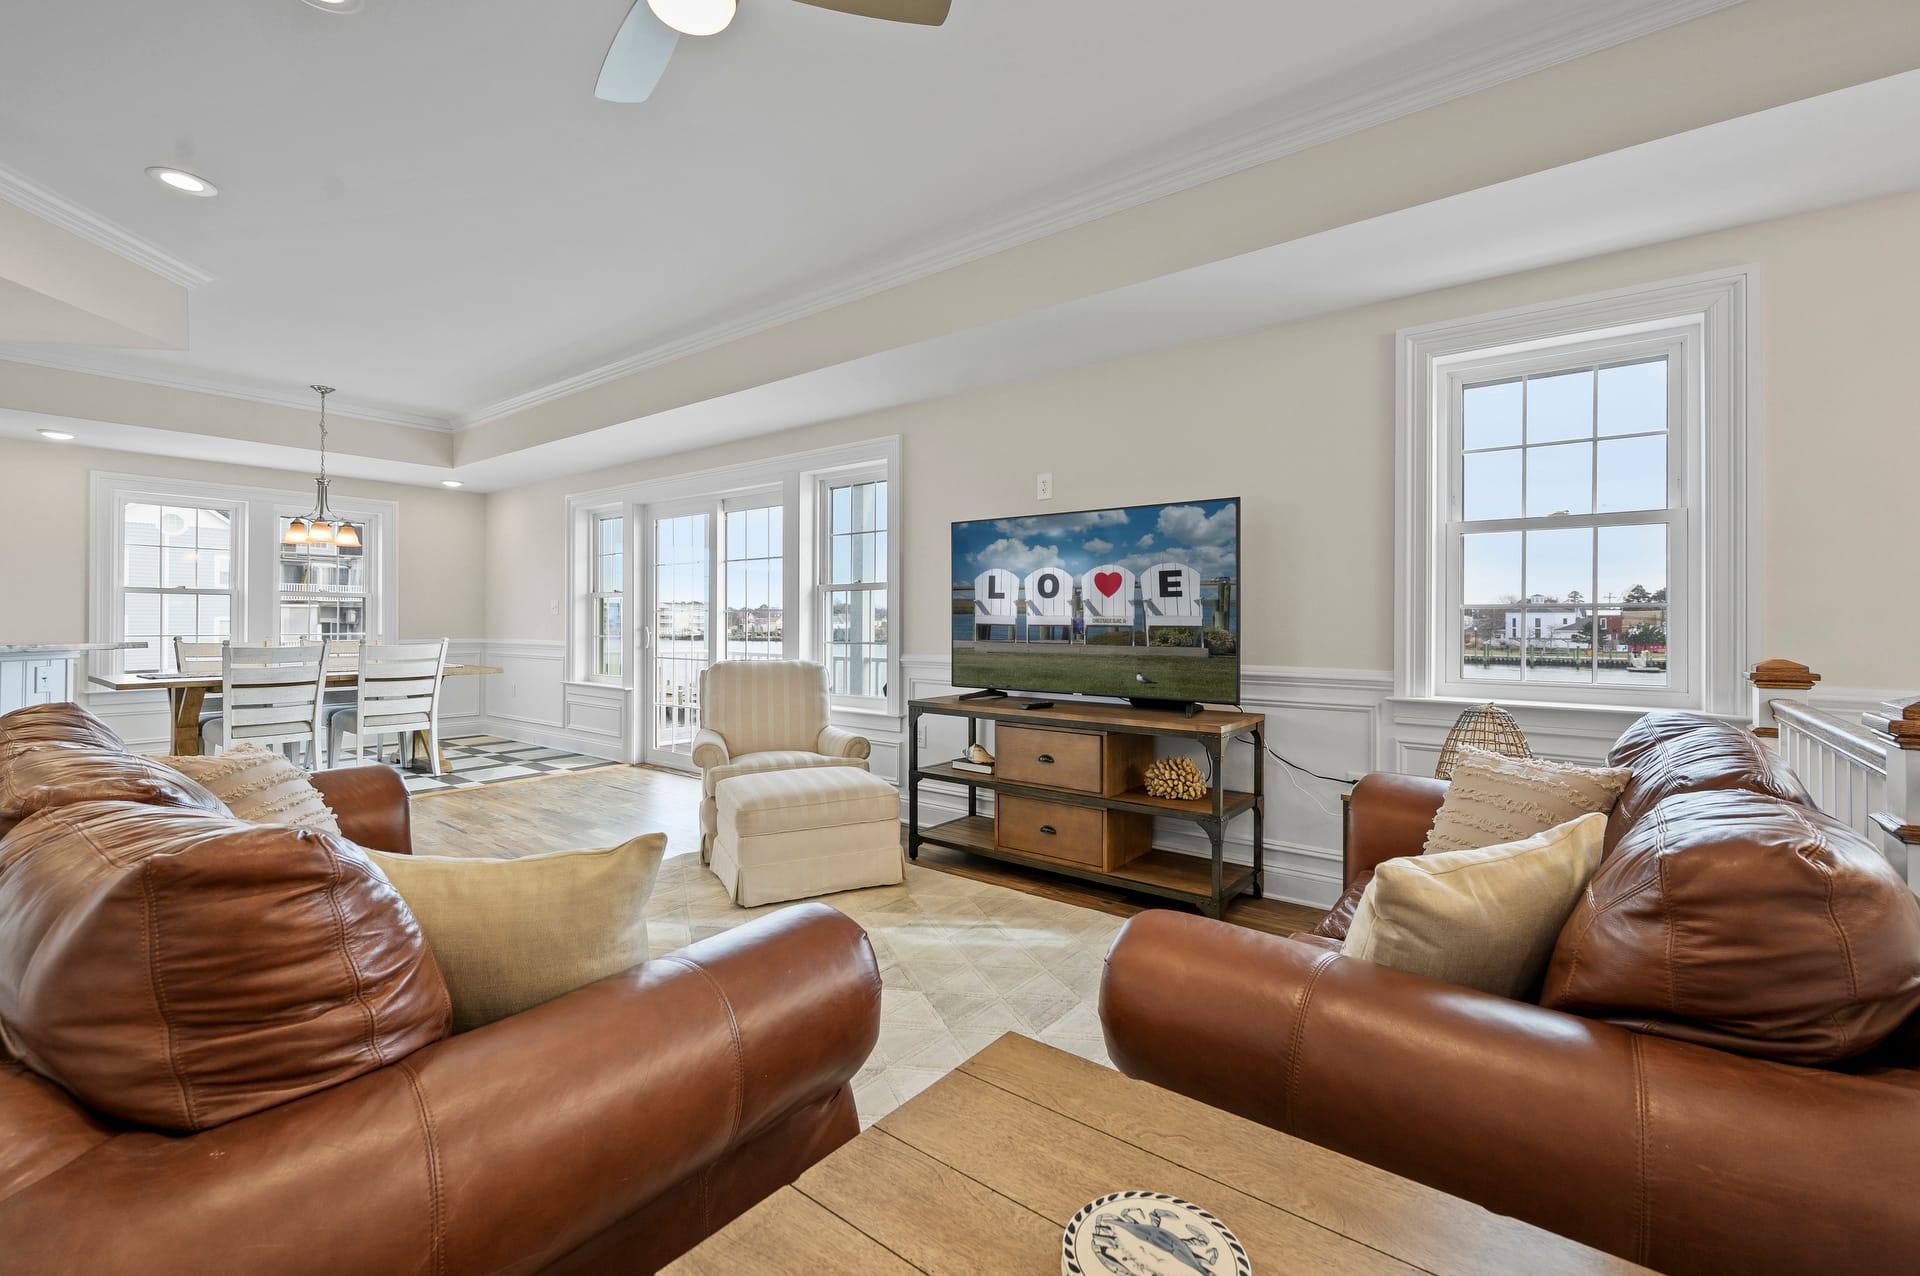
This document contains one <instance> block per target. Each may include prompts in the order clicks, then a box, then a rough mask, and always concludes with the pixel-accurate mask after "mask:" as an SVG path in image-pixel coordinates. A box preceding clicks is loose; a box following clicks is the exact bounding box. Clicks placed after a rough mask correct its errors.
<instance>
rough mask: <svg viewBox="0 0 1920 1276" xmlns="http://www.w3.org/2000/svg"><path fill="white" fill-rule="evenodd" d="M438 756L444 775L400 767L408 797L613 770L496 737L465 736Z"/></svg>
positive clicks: (446, 743) (600, 762) (443, 746)
mask: <svg viewBox="0 0 1920 1276" xmlns="http://www.w3.org/2000/svg"><path fill="white" fill-rule="evenodd" d="M440 752H442V753H444V754H446V756H447V766H448V767H449V768H451V769H450V770H449V771H448V772H447V774H445V775H425V774H422V773H419V772H415V771H409V770H407V769H406V768H404V767H402V768H401V770H400V777H401V778H402V779H404V780H405V781H406V782H407V792H409V793H439V792H442V791H444V790H446V789H467V788H472V787H473V786H474V785H476V784H494V783H497V782H498V781H501V780H520V779H525V778H526V777H527V776H530V775H551V774H553V773H554V772H557V771H590V770H592V769H593V768H594V767H603V766H613V765H615V764H614V763H612V762H609V761H607V760H606V759H605V758H590V757H588V756H586V755H585V754H583V753H568V752H567V751H566V750H565V749H549V748H547V747H545V746H544V745H538V744H526V743H523V742H521V741H519V740H508V739H506V738H504V737H502V736H497V735H465V736H460V737H459V738H457V739H451V740H442V741H441V742H440Z"/></svg>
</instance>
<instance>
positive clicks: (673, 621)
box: [640, 502, 715, 768]
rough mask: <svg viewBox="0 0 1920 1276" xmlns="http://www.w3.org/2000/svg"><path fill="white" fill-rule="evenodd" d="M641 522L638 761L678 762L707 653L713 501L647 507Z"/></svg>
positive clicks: (692, 722) (686, 761)
mask: <svg viewBox="0 0 1920 1276" xmlns="http://www.w3.org/2000/svg"><path fill="white" fill-rule="evenodd" d="M645 527H646V532H647V535H646V552H645V555H644V557H643V558H642V560H641V561H642V562H643V563H644V564H645V579H644V581H643V582H642V587H643V588H644V590H645V592H646V597H647V614H646V618H645V623H644V625H643V626H642V630H641V634H640V637H641V642H642V644H643V646H642V651H641V656H642V663H641V671H642V673H643V675H644V677H643V679H642V681H643V683H644V684H645V685H644V688H643V690H644V692H645V698H644V701H643V703H645V704H646V705H647V706H648V712H647V717H646V720H645V722H644V724H643V728H642V729H643V730H644V731H645V733H646V734H645V760H646V761H648V762H651V763H655V764H657V765H663V766H671V767H680V768H686V767H689V766H691V765H692V760H693V737H694V733H695V732H697V731H698V730H699V729H700V673H701V671H702V670H704V669H705V668H706V667H707V665H708V664H710V663H711V662H712V660H713V624H712V619H713V595H714V558H715V555H714V552H713V550H714V545H713V541H714V509H713V504H712V502H700V503H697V504H692V505H686V506H651V507H649V508H648V510H647V519H646V523H645Z"/></svg>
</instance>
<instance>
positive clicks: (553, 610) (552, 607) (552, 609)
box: [547, 598, 560, 616]
mask: <svg viewBox="0 0 1920 1276" xmlns="http://www.w3.org/2000/svg"><path fill="white" fill-rule="evenodd" d="M559 614H560V600H559V599H558V598H550V599H548V600H547V615H549V616H558V615H559Z"/></svg>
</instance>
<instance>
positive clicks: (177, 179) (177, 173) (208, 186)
mask: <svg viewBox="0 0 1920 1276" xmlns="http://www.w3.org/2000/svg"><path fill="white" fill-rule="evenodd" d="M147 176H148V177H151V178H152V179H153V180H154V181H156V182H159V183H160V184H161V185H162V186H165V187H166V188H167V189H168V190H176V191H179V192H180V193H181V194H183V195H199V196H202V197H207V196H213V195H218V194H219V193H220V188H219V187H218V186H215V185H214V184H213V183H212V182H210V181H208V180H207V179H206V178H204V177H202V176H200V175H199V174H198V173H189V172H188V171H187V170H186V169H184V168H163V167H161V166H159V165H155V166H154V167H152V168H150V169H148V170H147Z"/></svg>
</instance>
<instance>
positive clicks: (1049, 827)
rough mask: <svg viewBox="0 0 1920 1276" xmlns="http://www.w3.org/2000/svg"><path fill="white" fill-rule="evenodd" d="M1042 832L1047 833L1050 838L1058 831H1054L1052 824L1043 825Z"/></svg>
mask: <svg viewBox="0 0 1920 1276" xmlns="http://www.w3.org/2000/svg"><path fill="white" fill-rule="evenodd" d="M1040 831H1041V832H1042V833H1045V834H1046V835H1047V836H1048V837H1052V836H1053V835H1054V833H1055V831H1056V830H1055V829H1054V827H1053V825H1051V824H1042V825H1041V826H1040Z"/></svg>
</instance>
